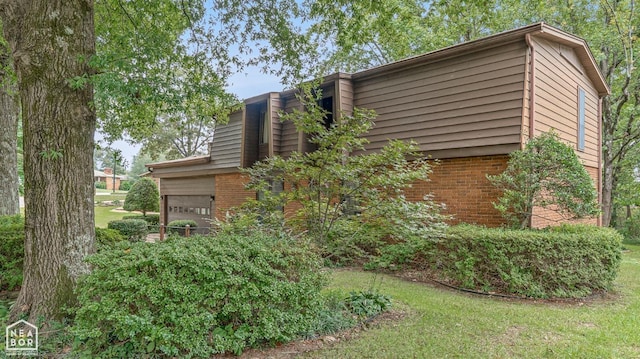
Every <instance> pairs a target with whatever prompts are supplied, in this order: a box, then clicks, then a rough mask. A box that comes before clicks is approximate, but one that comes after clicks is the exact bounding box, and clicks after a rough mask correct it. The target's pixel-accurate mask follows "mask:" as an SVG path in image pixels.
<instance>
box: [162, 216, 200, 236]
mask: <svg viewBox="0 0 640 359" xmlns="http://www.w3.org/2000/svg"><path fill="white" fill-rule="evenodd" d="M187 225H188V226H189V228H190V229H191V230H193V229H194V228H197V227H198V223H197V222H196V221H194V220H192V219H177V220H175V221H171V222H169V224H167V233H177V234H180V235H181V236H183V235H185V232H186V231H185V228H186V227H187ZM191 233H193V232H191Z"/></svg>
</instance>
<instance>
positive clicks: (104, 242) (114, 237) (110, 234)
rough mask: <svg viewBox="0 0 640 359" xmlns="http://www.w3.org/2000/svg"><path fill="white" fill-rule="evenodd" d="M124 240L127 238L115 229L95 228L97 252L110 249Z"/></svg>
mask: <svg viewBox="0 0 640 359" xmlns="http://www.w3.org/2000/svg"><path fill="white" fill-rule="evenodd" d="M126 240H127V238H126V237H125V236H124V235H122V234H121V233H120V231H119V230H117V229H111V228H99V227H96V244H97V247H98V250H101V249H103V248H110V247H111V246H113V245H114V244H116V243H119V242H122V241H126Z"/></svg>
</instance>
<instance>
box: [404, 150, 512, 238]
mask: <svg viewBox="0 0 640 359" xmlns="http://www.w3.org/2000/svg"><path fill="white" fill-rule="evenodd" d="M508 159H509V157H508V156H483V157H465V158H451V159H444V160H440V161H438V162H439V164H436V165H434V166H433V173H432V174H431V176H430V177H429V178H430V181H428V182H424V181H420V182H416V183H414V184H413V187H412V188H410V189H408V190H407V191H406V195H407V199H409V200H412V201H419V200H421V199H422V198H423V197H424V195H425V194H427V193H432V194H433V195H434V197H433V199H434V200H435V201H436V203H444V204H446V210H445V211H444V213H445V214H448V215H452V216H453V219H452V220H451V221H449V222H450V223H451V224H455V223H460V222H466V223H475V224H481V225H486V226H489V227H497V226H500V225H501V224H503V223H504V220H503V219H502V217H501V216H500V213H499V212H498V211H496V210H495V208H493V205H492V204H491V203H492V202H495V201H496V198H498V196H499V195H500V191H498V190H496V189H495V188H494V187H493V186H492V185H491V183H489V180H487V177H486V175H487V174H492V175H495V174H499V173H501V172H502V171H504V169H505V168H506V167H507V161H508Z"/></svg>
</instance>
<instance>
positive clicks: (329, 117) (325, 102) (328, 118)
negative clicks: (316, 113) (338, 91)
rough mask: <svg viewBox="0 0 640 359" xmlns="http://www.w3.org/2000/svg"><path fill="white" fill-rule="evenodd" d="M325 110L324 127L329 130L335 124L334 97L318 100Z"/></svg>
mask: <svg viewBox="0 0 640 359" xmlns="http://www.w3.org/2000/svg"><path fill="white" fill-rule="evenodd" d="M318 105H320V107H321V108H322V109H323V110H324V112H325V114H324V127H325V128H326V129H327V130H328V129H329V128H330V127H331V125H332V124H333V97H325V98H323V99H322V100H320V101H319V102H318Z"/></svg>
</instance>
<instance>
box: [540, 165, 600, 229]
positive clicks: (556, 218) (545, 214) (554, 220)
mask: <svg viewBox="0 0 640 359" xmlns="http://www.w3.org/2000/svg"><path fill="white" fill-rule="evenodd" d="M585 168H586V169H587V172H588V173H589V175H590V176H591V179H593V184H594V186H595V188H596V191H597V190H598V188H599V187H600V186H599V183H598V169H597V168H595V167H585ZM560 223H584V224H592V225H600V217H599V216H598V217H592V218H585V219H581V220H574V221H570V220H568V219H567V218H565V217H564V216H563V215H562V214H561V213H559V212H557V211H554V210H553V208H540V207H536V208H534V209H533V218H532V220H531V227H533V228H544V227H549V226H557V225H559V224H560Z"/></svg>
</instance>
